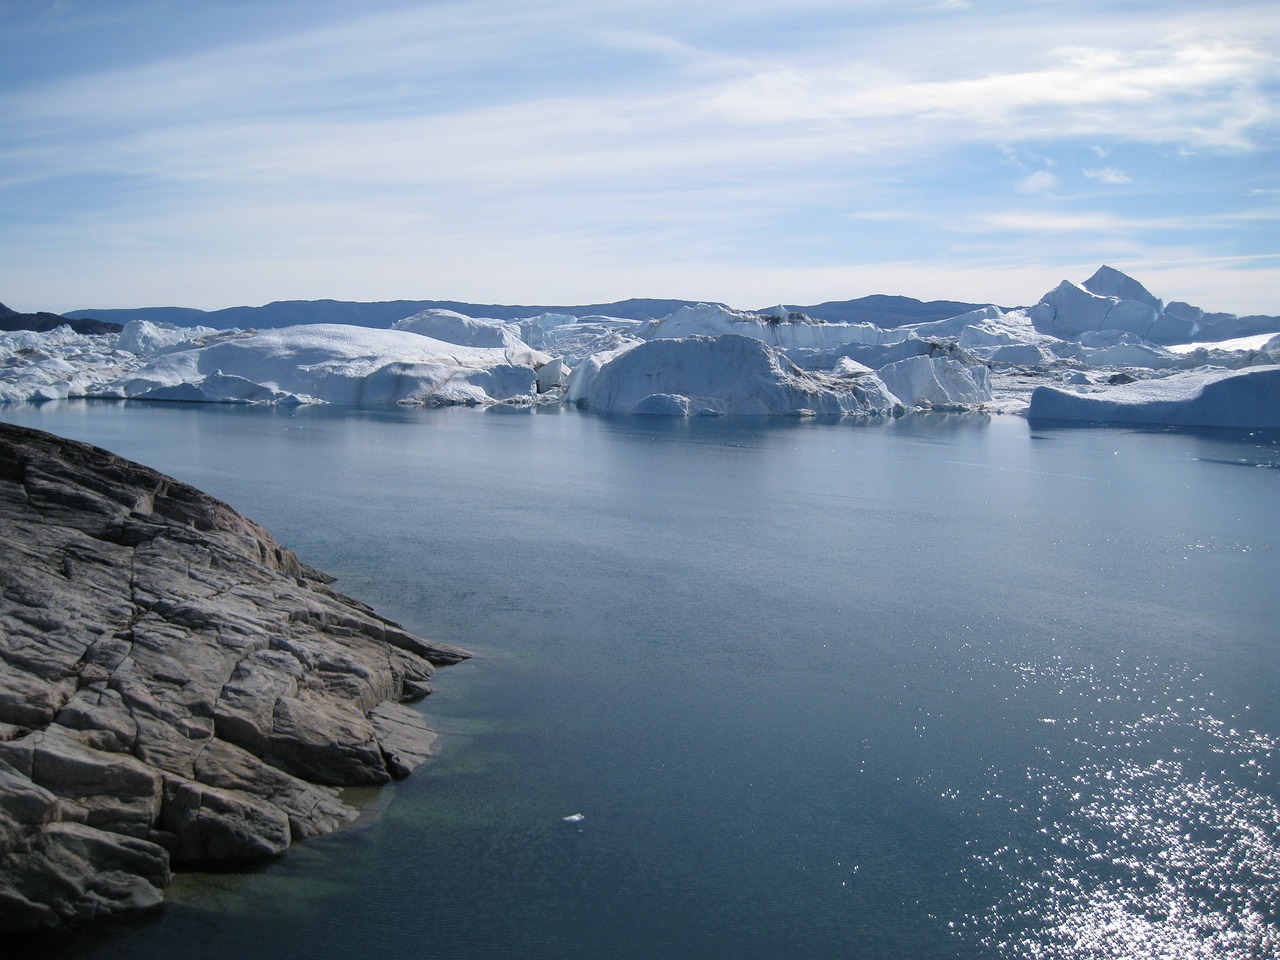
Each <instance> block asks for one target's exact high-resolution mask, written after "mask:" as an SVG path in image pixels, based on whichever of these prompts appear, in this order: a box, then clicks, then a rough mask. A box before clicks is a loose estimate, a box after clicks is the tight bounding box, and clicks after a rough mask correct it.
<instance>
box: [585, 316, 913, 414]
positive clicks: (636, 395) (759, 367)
mask: <svg viewBox="0 0 1280 960" xmlns="http://www.w3.org/2000/svg"><path fill="white" fill-rule="evenodd" d="M567 399H568V400H569V401H570V402H571V403H573V404H575V405H577V406H578V407H582V408H585V409H590V410H595V411H599V412H602V413H634V414H650V415H661V416H697V415H701V416H707V415H711V416H715V415H722V414H735V415H748V416H777V415H828V416H842V415H849V414H859V415H885V414H893V413H898V412H900V411H901V410H902V404H901V403H900V402H899V401H898V400H897V398H896V397H894V396H893V395H892V394H891V393H889V391H888V390H887V389H886V388H885V386H884V384H883V383H882V382H881V381H880V379H879V378H878V377H876V376H875V375H874V374H872V373H870V372H869V371H867V370H866V368H865V367H861V366H860V365H858V364H848V365H846V366H842V367H837V368H836V370H834V371H832V372H831V373H828V374H821V373H815V372H812V371H805V370H801V369H800V368H799V367H797V366H796V365H795V364H793V363H792V362H791V361H790V360H788V359H787V358H786V357H785V356H784V355H783V353H782V351H781V350H779V349H777V348H775V347H771V346H769V345H768V344H766V343H763V342H762V341H760V340H758V339H756V338H755V337H747V336H740V335H737V334H722V335H720V336H717V337H705V336H692V337H684V338H681V339H676V340H672V339H665V338H664V339H657V340H649V341H646V342H643V343H636V344H631V345H629V346H625V347H622V348H620V349H617V350H614V351H612V352H610V353H608V354H604V355H596V356H593V357H590V358H588V359H587V361H586V362H584V363H582V364H581V365H579V366H578V367H577V369H575V370H574V372H573V373H572V374H571V375H570V377H569V382H568V392H567Z"/></svg>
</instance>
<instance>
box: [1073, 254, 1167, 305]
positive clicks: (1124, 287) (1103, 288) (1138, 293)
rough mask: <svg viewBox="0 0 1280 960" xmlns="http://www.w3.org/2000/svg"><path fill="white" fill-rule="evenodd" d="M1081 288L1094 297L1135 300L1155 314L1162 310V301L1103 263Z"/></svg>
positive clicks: (1127, 276) (1131, 279) (1130, 278)
mask: <svg viewBox="0 0 1280 960" xmlns="http://www.w3.org/2000/svg"><path fill="white" fill-rule="evenodd" d="M1081 286H1083V287H1084V288H1085V289H1086V290H1088V291H1089V292H1090V293H1092V294H1093V295H1094V296H1098V297H1115V298H1116V299H1117V300H1136V301H1137V302H1138V303H1143V304H1146V305H1147V306H1148V307H1151V308H1152V309H1153V310H1155V312H1156V313H1160V312H1162V311H1163V310H1164V301H1163V300H1161V299H1160V298H1159V297H1156V296H1154V295H1153V294H1152V293H1151V292H1150V291H1149V290H1148V289H1147V288H1146V287H1144V286H1143V285H1142V284H1140V283H1139V282H1138V281H1137V280H1135V279H1133V277H1131V276H1129V275H1128V274H1125V273H1121V272H1120V271H1119V270H1117V269H1115V268H1114V267H1109V266H1107V265H1106V264H1105V263H1104V264H1103V265H1102V266H1100V267H1099V268H1098V269H1097V271H1096V272H1095V273H1094V275H1093V276H1092V277H1090V278H1089V279H1088V280H1086V281H1085V282H1084V283H1083V284H1081Z"/></svg>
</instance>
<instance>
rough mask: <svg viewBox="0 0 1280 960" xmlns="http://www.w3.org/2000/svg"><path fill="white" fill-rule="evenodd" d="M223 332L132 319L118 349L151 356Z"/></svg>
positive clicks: (121, 337) (120, 336)
mask: <svg viewBox="0 0 1280 960" xmlns="http://www.w3.org/2000/svg"><path fill="white" fill-rule="evenodd" d="M221 332H222V331H221V330H215V329H214V328H213V327H178V326H174V325H173V324H172V323H155V322H153V321H151V320H130V321H129V322H128V323H126V324H125V325H124V329H123V330H121V331H120V334H119V339H118V340H117V341H116V349H118V350H125V351H128V352H129V353H136V354H137V355H138V356H149V355H151V354H154V353H159V352H160V351H162V350H167V349H170V348H172V347H175V346H178V345H179V344H186V343H191V342H193V341H197V340H200V339H202V338H204V337H208V336H212V335H213V334H216V333H221Z"/></svg>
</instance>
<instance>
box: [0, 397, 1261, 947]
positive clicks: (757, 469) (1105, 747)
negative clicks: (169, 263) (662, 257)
mask: <svg viewBox="0 0 1280 960" xmlns="http://www.w3.org/2000/svg"><path fill="white" fill-rule="evenodd" d="M0 419H5V420H11V421H16V422H23V423H26V424H29V425H33V426H39V427H42V428H44V429H48V430H52V431H54V432H57V433H60V434H64V435H67V436H73V437H76V438H79V439H87V440H92V441H93V442H96V443H99V444H100V445H102V446H105V447H107V448H109V449H112V450H115V451H116V452H119V453H122V454H124V455H126V456H129V457H131V458H133V459H137V460H141V461H142V462H145V463H147V464H149V465H151V466H155V467H157V468H159V469H161V470H164V471H166V472H169V473H171V474H173V475H175V476H178V477H180V478H181V479H184V480H187V481H189V482H192V483H195V484H196V485H198V486H200V487H202V488H204V489H206V490H208V491H210V492H211V493H214V494H215V495H217V496H220V497H222V498H224V499H226V500H228V501H229V502H230V503H232V504H233V505H234V506H236V507H237V508H239V509H241V510H242V511H244V512H245V513H247V514H249V515H250V516H252V517H253V518H254V519H256V520H258V521H260V522H262V523H263V524H264V525H265V526H267V527H268V528H269V529H270V530H272V532H273V533H274V534H275V535H276V536H277V537H278V538H279V539H280V540H281V541H283V542H284V543H286V544H287V545H289V546H291V547H293V548H294V549H296V550H297V551H298V552H299V553H300V554H301V555H302V557H303V558H304V559H305V560H306V561H307V562H310V563H312V564H314V565H316V566H318V567H320V568H322V569H325V570H327V571H329V572H331V573H334V574H337V575H338V576H339V577H340V581H339V584H338V586H339V587H340V588H342V589H344V590H345V591H347V592H348V593H351V594H353V595H355V596H357V597H360V598H361V599H363V600H365V601H367V602H370V603H372V604H373V605H374V606H376V607H378V608H379V609H380V611H382V612H383V613H385V614H387V615H389V616H392V617H393V618H395V619H398V620H400V621H402V622H404V623H405V624H406V625H407V626H409V627H410V628H411V629H414V630H416V631H418V632H420V633H423V634H426V635H430V636H433V637H438V638H440V639H443V640H446V641H448V642H452V643H457V644H459V645H461V646H464V647H467V648H469V649H472V650H474V651H475V652H476V653H477V654H478V656H477V658H476V659H475V660H472V661H470V662H468V663H466V664H463V665H460V666H457V667H453V668H449V669H447V670H444V671H442V672H441V673H440V674H439V676H438V678H437V683H436V688H437V692H436V693H435V694H434V695H433V696H432V697H430V698H429V699H428V700H426V701H425V702H424V703H423V705H422V709H423V711H424V712H425V713H427V714H428V716H429V717H430V718H431V719H432V720H433V722H434V723H435V724H436V725H437V726H438V727H439V729H441V731H442V732H443V733H444V734H445V736H444V737H443V738H442V752H441V754H440V755H439V756H438V758H437V759H436V760H434V761H433V762H432V763H431V764H430V765H429V766H428V767H427V768H425V769H424V770H423V771H421V772H420V773H419V774H417V775H415V776H414V777H411V778H410V779H409V780H407V781H404V782H402V783H400V784H397V785H395V786H393V787H392V788H390V789H388V790H386V791H384V792H382V794H380V795H378V796H377V797H376V798H374V799H373V800H371V801H370V805H369V807H367V808H366V815H365V817H364V819H363V825H362V826H360V827H358V828H356V829H353V830H351V831H348V832H346V833H344V834H341V835H339V836H337V837H332V838H327V839H324V840H321V841H316V842H310V843H307V844H304V845H301V846H299V847H298V848H295V850H294V851H293V852H291V853H290V855H289V856H287V857H285V858H284V859H282V860H280V861H278V862H276V863H273V864H271V865H269V866H267V867H265V868H263V869H261V870H258V871H256V872H253V873H251V874H249V875H244V876H240V875H220V876H217V877H213V878H183V879H182V880H180V881H179V882H178V883H177V884H176V885H175V888H174V890H173V891H172V899H173V904H172V906H171V907H170V908H168V909H167V910H166V911H165V912H164V913H163V914H162V915H161V916H160V917H158V918H156V919H154V920H151V921H147V922H143V923H138V924H128V925H123V926H119V927H113V928H112V929H111V930H110V931H108V932H100V933H97V934H95V935H93V936H92V937H87V938H83V939H79V940H75V941H71V942H68V943H66V944H63V945H61V946H60V947H59V948H57V949H56V950H54V951H48V950H46V951H44V955H46V956H49V957H54V956H65V957H75V958H81V957H84V958H114V957H129V958H135V957H137V958H147V957H161V956H166V957H167V956H169V955H171V954H172V953H173V952H174V951H175V950H180V951H181V952H182V953H183V955H185V956H186V957H191V958H202V957H226V956H235V955H241V956H251V957H252V956H271V957H295V956H296V957H304V956H305V957H328V956H333V957H380V958H398V957H405V958H409V957H414V958H428V957H448V958H462V957H477V958H479V957H483V958H500V957H522V958H523V957H529V958H538V957H548V958H551V957H557V958H571V957H599V956H609V957H619V958H626V957H646V958H650V957H686V956H687V957H698V958H717V957H723V958H751V957H761V958H764V957H769V958H776V957H797V958H810V957H811V958H826V957H831V958H836V957H840V958H860V957H914V958H931V957H937V958H943V957H947V958H950V957H1018V958H1021V957H1028V958H1030V957H1049V958H1058V957H1062V958H1067V957H1071V958H1076V957H1117V958H1118V957H1166V956H1167V957H1174V956H1176V957H1201V956H1203V957H1229V958H1243V957H1264V956H1272V955H1275V954H1276V953H1277V952H1280V890H1278V887H1277V884H1278V883H1280V880H1278V878H1280V777H1278V775H1277V757H1276V748H1277V743H1276V741H1277V738H1278V737H1280V697H1278V696H1277V686H1278V685H1280V632H1278V631H1277V629H1276V624H1277V622H1280V618H1278V616H1277V614H1280V598H1278V597H1277V590H1276V585H1277V584H1278V583H1280V552H1278V551H1280V510H1278V509H1277V505H1278V504H1280V499H1278V497H1277V495H1278V494H1280V470H1277V469H1275V468H1276V467H1277V466H1280V437H1278V436H1277V435H1275V434H1261V433H1255V434H1246V433H1222V432H1213V431H1198V432H1188V431H1182V432H1176V431H1159V430H1139V429H1108V430H1099V429H1085V428H1062V427H1059V428H1053V429H1040V428H1033V427H1031V426H1029V425H1028V424H1027V423H1026V422H1025V421H1023V420H1019V419H1016V418H995V419H989V418H984V417H971V416H943V415H939V416H931V417H930V416H925V417H910V418H905V419H902V420H897V421H889V422H877V423H870V424H860V423H854V422H848V421H845V422H813V421H790V420H788V421H784V422H772V421H753V420H727V419H726V420H693V421H667V420H645V419H639V418H632V419H609V418H601V417H595V416H589V415H583V414H578V413H574V412H568V411H566V412H560V413H545V412H540V413H536V414H530V413H527V412H522V413H510V412H497V411H491V412H482V411H475V410H434V411H415V410H378V411H372V410H351V409H348V410H335V409H305V408H304V409H299V410H294V411H287V410H262V409H246V408H214V407H197V406H185V405H158V404H157V405H150V406H147V405H138V404H130V405H121V404H85V403H79V404H76V403H67V404H50V405H45V406H42V407H38V408H37V407H3V408H0ZM576 813H581V814H582V815H583V817H584V819H582V820H581V821H579V822H566V821H565V820H564V819H563V818H564V817H565V816H568V815H570V814H576Z"/></svg>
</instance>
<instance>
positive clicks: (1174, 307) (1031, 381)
mask: <svg viewBox="0 0 1280 960" xmlns="http://www.w3.org/2000/svg"><path fill="white" fill-rule="evenodd" d="M1237 334H1238V336H1236V335H1237ZM1278 334H1280V322H1278V321H1277V320H1276V318H1273V317H1271V318H1269V317H1261V316H1258V317H1232V316H1230V315H1227V314H1209V313H1206V312H1205V311H1204V310H1202V309H1200V308H1199V307H1194V306H1191V305H1189V304H1186V303H1182V302H1178V301H1173V302H1170V303H1165V302H1164V301H1163V300H1161V299H1160V298H1158V297H1156V296H1155V295H1153V294H1152V293H1150V292H1149V291H1148V290H1147V289H1146V288H1145V287H1143V286H1142V284H1140V283H1139V282H1138V281H1137V280H1134V279H1133V278H1132V277H1128V276H1126V275H1125V274H1123V273H1121V272H1120V271H1118V270H1114V269H1112V268H1110V267H1106V266H1104V267H1102V268H1100V269H1099V270H1098V271H1097V272H1095V273H1094V275H1093V276H1092V277H1090V278H1089V279H1088V280H1085V281H1083V282H1082V283H1073V282H1071V281H1068V280H1064V281H1062V283H1060V284H1059V285H1058V286H1057V287H1055V288H1054V289H1053V290H1051V291H1049V292H1048V293H1046V294H1045V295H1044V297H1042V298H1041V299H1040V301H1039V302H1038V303H1037V304H1036V305H1034V306H1032V307H1029V308H1020V309H1002V308H1000V307H996V306H988V307H983V308H981V309H978V310H973V311H971V312H968V313H963V314H960V315H958V316H955V317H948V318H946V319H942V320H934V321H928V322H923V323H915V324H905V325H902V326H897V327H893V328H881V327H878V326H875V325H873V324H870V323H843V322H841V323H836V322H826V321H823V320H818V319H814V318H811V317H808V316H805V315H804V314H803V313H799V312H797V311H794V310H791V309H789V308H787V307H783V306H778V307H773V308H770V309H768V310H763V311H746V310H734V309H731V308H729V307H726V306H723V305H719V304H705V303H704V304H699V305H696V306H686V307H682V308H681V309H679V310H677V311H676V312H674V313H672V314H670V315H668V316H665V317H656V318H650V319H648V320H644V321H638V320H628V319H621V318H617V317H607V316H588V317H577V316H573V315H569V314H559V313H543V314H538V315H536V316H530V317H525V318H520V319H513V320H497V319H484V318H475V317H469V316H465V315H463V314H461V313H457V312H454V311H450V310H441V309H430V310H424V311H422V312H421V313H418V314H415V315H414V316H411V317H406V318H404V319H402V320H399V321H397V322H396V323H395V324H393V325H392V327H391V328H390V329H372V328H368V327H354V326H347V325H341V324H324V323H316V324H303V325H298V326H293V327H283V328H277V329H271V330H265V331H261V332H260V331H255V330H244V331H240V330H229V331H217V330H212V329H210V328H207V327H204V328H186V327H177V326H172V325H169V324H162V323H153V322H149V321H133V322H131V323H129V324H128V325H127V326H126V327H125V329H124V330H123V331H122V332H121V333H119V334H104V335H98V336H88V335H83V334H77V333H74V332H73V331H71V330H70V328H67V327H61V328H58V329H56V330H53V331H50V332H47V333H36V332H32V331H18V332H16V333H0V402H22V401H40V400H51V399H59V398H66V397H116V398H130V399H148V400H186V401H198V402H226V403H267V404H288V403H316V402H331V403H366V404H386V403H400V404H459V403H460V404H480V405H487V404H494V403H506V404H530V403H556V402H569V403H573V404H576V405H578V406H581V407H586V408H590V409H593V410H600V411H608V412H626V413H637V414H639V413H646V414H662V415H673V416H690V415H696V414H737V415H764V414H770V415H777V414H782V415H785V414H801V415H803V414H809V413H814V414H841V415H882V414H886V413H895V412H900V411H903V410H911V409H935V410H937V409H943V410H962V409H964V410H972V409H982V410H985V411H988V412H1002V413H1025V412H1026V411H1027V409H1028V405H1029V402H1030V399H1031V394H1032V390H1033V389H1034V388H1035V387H1037V386H1043V385H1048V386H1052V387H1055V388H1056V390H1057V393H1055V394H1054V396H1055V397H1056V396H1057V394H1063V395H1064V396H1067V397H1068V399H1066V400H1061V401H1059V400H1057V399H1042V400H1040V401H1038V404H1039V407H1038V409H1039V410H1040V411H1044V410H1049V409H1052V410H1067V409H1075V407H1074V406H1072V405H1073V404H1075V402H1076V401H1075V400H1074V399H1071V398H1072V397H1075V396H1076V395H1077V394H1079V395H1085V396H1086V397H1087V396H1095V399H1094V400H1089V399H1086V400H1084V401H1082V402H1084V403H1096V402H1097V400H1096V397H1097V396H1101V395H1102V394H1101V393H1100V391H1101V390H1103V389H1104V388H1108V387H1112V386H1115V385H1116V384H1115V383H1109V381H1112V380H1113V379H1115V378H1116V377H1117V376H1118V377H1119V379H1124V380H1137V381H1141V382H1142V384H1144V385H1145V386H1143V387H1141V388H1135V389H1133V390H1130V391H1128V392H1122V393H1121V394H1119V397H1120V398H1121V399H1124V398H1126V397H1129V398H1132V397H1137V396H1139V395H1140V394H1141V395H1144V396H1145V394H1143V390H1147V389H1151V390H1157V389H1159V390H1169V389H1173V388H1172V387H1170V386H1168V385H1169V384H1177V383H1190V382H1193V381H1194V380H1195V377H1201V378H1203V377H1208V376H1210V375H1209V374H1206V373H1203V372H1201V373H1196V374H1195V375H1194V376H1192V377H1190V379H1186V380H1179V379H1176V378H1174V377H1172V376H1170V374H1173V373H1175V372H1176V371H1194V370H1198V369H1199V368H1205V369H1207V370H1210V371H1216V373H1214V374H1213V375H1214V376H1217V375H1225V373H1228V372H1230V371H1233V370H1246V369H1254V368H1265V367H1268V366H1272V367H1274V366H1275V365H1276V364H1277V363H1280V335H1278ZM1226 335H1232V336H1233V337H1234V338H1233V339H1224V336H1226ZM1263 379H1264V380H1265V378H1263ZM1245 382H1248V383H1254V382H1255V381H1254V380H1246V381H1245ZM1160 384H1164V386H1159V385H1160ZM1222 389H1227V390H1229V389H1240V388H1230V387H1227V388H1222ZM1250 389H1252V388H1250ZM1219 392H1220V391H1218V389H1217V388H1215V390H1214V391H1210V396H1217V395H1218V393H1219ZM1046 396H1048V395H1046ZM1242 396H1245V397H1246V399H1247V397H1248V396H1253V394H1251V393H1250V394H1247V395H1242ZM1165 399H1166V400H1169V399H1170V397H1168V396H1166V397H1165ZM1179 402H1180V403H1181V401H1179ZM1242 402H1244V401H1242ZM1197 403H1199V404H1200V405H1201V406H1203V404H1204V403H1205V401H1197ZM1045 404H1048V405H1049V406H1045ZM1126 404H1127V405H1128V406H1132V403H1131V402H1130V401H1126ZM1165 409H1166V408H1165V407H1154V406H1151V405H1147V406H1146V407H1145V408H1144V411H1145V412H1144V413H1143V415H1144V416H1147V417H1150V416H1155V415H1157V412H1158V411H1160V410H1165ZM1167 409H1168V410H1169V412H1168V414H1167V415H1168V416H1169V417H1171V418H1181V417H1185V416H1188V415H1190V414H1188V413H1187V412H1186V411H1185V410H1183V408H1182V407H1177V408H1176V409H1175V407H1168V408H1167ZM1178 411H1182V412H1178ZM1042 415H1044V414H1042ZM1159 415H1161V416H1163V415H1165V414H1159ZM1196 416H1202V414H1196ZM1089 418H1090V419H1097V417H1096V416H1095V415H1094V414H1090V415H1089ZM1236 419H1237V420H1238V419H1239V418H1238V417H1237V418H1236ZM1263 419H1265V417H1264V418H1263ZM1169 422H1186V421H1185V420H1182V419H1172V420H1170V421H1169Z"/></svg>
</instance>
